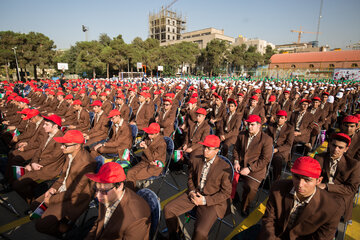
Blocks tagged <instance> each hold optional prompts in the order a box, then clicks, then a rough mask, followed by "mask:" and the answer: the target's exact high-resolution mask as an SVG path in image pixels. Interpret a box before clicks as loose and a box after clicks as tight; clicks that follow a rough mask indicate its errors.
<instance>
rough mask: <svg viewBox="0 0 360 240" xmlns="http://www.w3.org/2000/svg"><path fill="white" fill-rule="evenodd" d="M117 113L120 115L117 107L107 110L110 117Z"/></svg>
mask: <svg viewBox="0 0 360 240" xmlns="http://www.w3.org/2000/svg"><path fill="white" fill-rule="evenodd" d="M117 115H119V116H120V111H119V110H117V109H113V110H111V111H110V112H109V115H108V118H112V117H113V116H117Z"/></svg>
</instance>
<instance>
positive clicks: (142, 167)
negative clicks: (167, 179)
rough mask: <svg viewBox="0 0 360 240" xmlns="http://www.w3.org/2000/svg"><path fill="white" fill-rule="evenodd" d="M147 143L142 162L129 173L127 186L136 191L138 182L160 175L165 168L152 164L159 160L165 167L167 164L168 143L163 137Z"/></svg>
mask: <svg viewBox="0 0 360 240" xmlns="http://www.w3.org/2000/svg"><path fill="white" fill-rule="evenodd" d="M145 143H146V145H147V148H146V149H144V151H143V154H142V156H141V161H140V162H139V163H138V164H136V165H135V166H134V167H132V168H130V169H129V171H128V172H127V176H126V180H127V186H128V187H129V188H131V189H135V186H136V181H138V180H144V179H147V178H149V177H152V176H158V175H160V173H161V172H162V170H163V167H159V166H156V165H151V164H150V163H151V162H154V161H155V160H159V161H161V162H162V163H163V165H164V166H165V164H166V142H165V140H164V138H163V136H162V135H160V134H159V135H158V136H157V137H156V138H154V139H153V140H152V141H150V139H146V140H145Z"/></svg>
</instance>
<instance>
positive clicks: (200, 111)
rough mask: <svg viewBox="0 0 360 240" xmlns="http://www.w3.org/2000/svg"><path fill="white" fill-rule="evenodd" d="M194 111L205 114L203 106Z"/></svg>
mask: <svg viewBox="0 0 360 240" xmlns="http://www.w3.org/2000/svg"><path fill="white" fill-rule="evenodd" d="M196 113H198V114H202V115H206V110H205V109H204V108H199V109H198V110H196Z"/></svg>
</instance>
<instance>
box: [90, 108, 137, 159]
mask: <svg viewBox="0 0 360 240" xmlns="http://www.w3.org/2000/svg"><path fill="white" fill-rule="evenodd" d="M107 118H108V119H109V118H110V119H111V121H112V131H113V134H112V137H111V138H110V139H109V140H108V141H107V142H104V143H99V144H97V145H95V146H94V148H93V149H91V150H92V151H91V156H92V157H94V158H95V157H97V156H99V155H101V154H118V155H119V156H122V154H123V153H124V150H125V149H130V148H131V146H132V135H131V128H130V125H129V123H127V122H125V120H124V119H123V118H122V117H121V113H120V112H119V110H117V109H113V110H111V111H110V113H109V115H108V117H107Z"/></svg>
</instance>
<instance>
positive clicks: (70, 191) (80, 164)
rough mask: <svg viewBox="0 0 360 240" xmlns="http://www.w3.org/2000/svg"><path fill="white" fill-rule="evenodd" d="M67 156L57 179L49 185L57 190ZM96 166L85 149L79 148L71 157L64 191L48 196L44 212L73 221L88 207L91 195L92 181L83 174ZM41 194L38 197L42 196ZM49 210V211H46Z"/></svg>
mask: <svg viewBox="0 0 360 240" xmlns="http://www.w3.org/2000/svg"><path fill="white" fill-rule="evenodd" d="M69 161H70V159H69V157H68V156H66V160H65V164H64V165H63V168H62V173H61V175H60V177H59V179H58V180H57V181H56V182H55V183H54V184H53V185H52V186H51V187H52V188H55V189H56V190H58V189H59V188H60V186H61V185H62V183H63V181H64V179H65V176H66V171H67V168H68V166H69ZM95 168H96V162H95V161H94V159H92V158H91V157H90V154H89V153H88V152H87V151H85V150H80V151H79V152H78V153H77V154H76V156H75V158H74V159H73V161H72V163H71V166H70V171H69V174H68V177H67V179H66V182H65V185H66V191H64V192H57V193H56V194H55V195H53V196H52V197H51V198H50V205H49V206H48V207H49V208H48V209H47V210H46V212H45V213H46V214H47V215H50V212H51V215H55V216H57V217H58V219H62V218H65V217H66V218H68V219H70V220H72V221H75V220H76V219H77V218H78V217H79V216H80V215H81V214H82V213H83V212H84V211H85V210H86V209H87V208H88V207H89V202H90V200H91V199H92V197H93V194H94V190H93V182H91V181H90V180H89V179H88V178H87V177H86V176H85V174H87V173H93V172H94V171H95ZM43 197H44V195H43V196H41V197H40V198H43ZM48 211H49V212H48Z"/></svg>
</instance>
